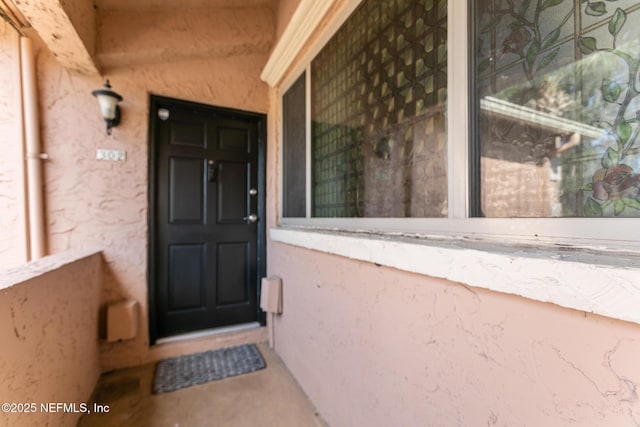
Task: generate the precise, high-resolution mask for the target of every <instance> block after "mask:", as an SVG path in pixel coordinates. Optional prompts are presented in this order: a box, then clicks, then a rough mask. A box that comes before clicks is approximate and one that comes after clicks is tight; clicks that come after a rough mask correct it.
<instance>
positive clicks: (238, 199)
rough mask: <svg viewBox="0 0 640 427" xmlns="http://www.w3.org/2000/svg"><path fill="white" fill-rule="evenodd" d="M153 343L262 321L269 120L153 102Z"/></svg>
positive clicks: (165, 102) (236, 113) (219, 110)
mask: <svg viewBox="0 0 640 427" xmlns="http://www.w3.org/2000/svg"><path fill="white" fill-rule="evenodd" d="M151 104H152V109H153V110H157V109H158V108H165V109H167V110H168V111H169V118H168V119H166V120H160V119H158V117H157V114H156V111H153V110H152V111H151V116H152V118H151V135H152V139H153V148H152V165H151V168H150V174H151V177H150V179H151V180H152V183H153V184H152V188H153V192H152V201H151V206H150V210H151V212H152V221H151V222H152V227H151V228H152V229H151V236H150V244H151V245H152V246H153V247H152V248H151V250H150V253H151V258H152V263H151V264H152V266H151V268H152V269H153V270H152V271H150V274H149V276H150V279H149V281H150V283H149V286H150V296H151V299H152V301H151V302H152V310H151V311H152V313H151V315H152V316H153V318H152V319H150V326H151V331H152V332H151V335H152V341H153V340H154V339H155V338H156V337H165V336H171V335H175V334H180V333H186V332H192V331H196V330H200V329H208V328H213V327H218V326H226V325H230V324H236V323H246V322H252V321H256V320H258V305H257V297H258V280H259V276H260V274H261V271H263V270H264V268H263V266H261V265H259V261H258V259H259V255H260V253H261V250H259V248H258V245H259V244H260V243H261V242H263V241H264V240H263V239H259V238H258V232H259V230H262V231H261V232H264V228H263V226H262V224H261V221H258V222H255V223H254V222H251V221H247V218H248V217H249V215H251V214H259V213H261V212H262V209H263V207H262V206H261V203H264V195H263V194H262V191H260V192H259V193H260V194H259V196H256V195H252V194H251V193H250V190H251V189H256V190H257V189H261V188H262V187H261V185H262V186H263V183H261V181H260V179H259V173H258V172H259V170H264V168H260V167H259V161H263V159H262V160H260V158H259V153H260V152H261V151H260V149H259V138H260V132H263V130H260V127H259V123H263V120H264V116H260V115H255V114H252V113H246V115H243V114H241V113H239V112H233V113H231V112H229V110H221V109H217V108H213V107H207V106H202V105H199V104H190V103H185V102H181V101H171V100H168V99H166V98H159V97H157V99H156V98H155V97H154V98H152V103H151Z"/></svg>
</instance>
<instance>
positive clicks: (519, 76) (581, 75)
mask: <svg viewBox="0 0 640 427" xmlns="http://www.w3.org/2000/svg"><path fill="white" fill-rule="evenodd" d="M348 3H349V4H353V9H352V10H353V13H352V14H351V15H350V16H349V17H348V18H347V17H346V16H344V18H340V19H343V20H344V23H343V24H342V26H341V27H340V28H339V29H338V30H337V31H335V32H334V33H333V34H332V35H331V36H330V38H326V37H325V38H323V37H320V42H319V45H318V46H316V47H314V48H312V49H310V50H309V53H308V57H307V59H306V64H307V65H306V67H305V69H304V72H305V73H306V74H305V75H306V81H307V85H306V97H305V99H306V108H307V113H306V114H307V120H306V126H305V132H306V134H307V141H306V147H307V152H306V159H307V160H306V162H304V167H306V168H307V169H306V181H305V184H306V186H305V189H304V191H305V192H304V193H303V192H302V191H303V190H297V191H298V192H299V194H300V196H299V198H300V200H301V199H305V198H306V205H305V208H306V213H307V214H306V216H305V217H302V216H301V215H295V216H294V215H288V213H287V212H286V210H285V211H284V215H283V219H282V223H283V224H291V225H303V226H315V227H337V228H341V229H354V230H361V229H367V230H374V231H377V230H382V231H392V232H395V231H400V232H410V233H419V234H429V235H453V236H456V237H481V238H495V239H498V240H502V239H503V238H504V237H507V238H509V239H514V240H536V241H541V240H547V241H553V242H563V243H564V242H567V241H568V240H570V241H572V242H578V243H580V244H589V245H591V244H595V243H599V242H606V243H607V244H611V243H612V242H614V243H613V244H614V245H615V246H618V245H623V246H632V247H637V246H638V239H637V238H636V237H635V235H633V233H630V232H629V230H630V227H631V226H632V225H634V226H637V218H638V217H640V198H639V197H640V195H639V193H640V173H639V171H640V155H639V151H640V149H639V146H640V141H637V140H638V139H640V138H638V135H639V134H640V123H639V119H638V117H640V115H639V114H638V112H640V107H638V106H639V105H640V97H639V96H638V95H639V94H640V88H639V87H638V86H640V79H639V76H638V74H639V73H638V71H639V70H640V44H639V43H638V42H637V40H640V26H639V25H638V21H640V13H639V12H640V6H638V5H636V3H635V2H633V1H622V0H619V1H616V2H609V1H607V2H594V1H586V0H585V1H582V2H579V3H578V2H575V1H570V0H541V1H538V2H529V1H526V0H478V1H469V2H447V1H446V0H439V1H437V0H424V1H418V0H414V1H409V0H393V1H380V0H364V1H362V2H359V1H357V0H350V1H348ZM356 6H357V7H356ZM302 63H303V64H304V63H305V60H303V61H302ZM301 73H302V70H300V71H299V72H298V74H295V73H294V74H293V75H294V76H295V77H299V76H300V74H301ZM298 81H300V80H298ZM283 87H284V88H285V89H286V90H285V92H286V93H288V90H291V89H288V88H289V87H291V86H288V85H287V83H285V85H284V86H283ZM285 96H286V95H285ZM286 120H287V119H286V117H285V121H286ZM286 126H288V125H287V124H286V123H285V127H286ZM284 150H285V151H287V148H286V146H285V149H284ZM284 155H285V157H286V156H287V154H286V153H285V154H284ZM298 159H299V160H300V161H299V162H293V163H294V164H293V165H292V167H302V166H303V164H302V163H303V162H302V157H298ZM286 173H287V172H285V173H284V176H285V177H286ZM300 176H301V175H300ZM285 186H286V185H285ZM289 197H290V196H289V194H288V193H287V194H286V195H285V196H284V199H285V200H286V199H287V198H289ZM597 217H611V218H610V219H602V218H597ZM622 217H625V218H626V219H622ZM602 221H605V223H606V227H605V226H603V225H604V224H605V223H603V222H602ZM629 221H632V222H629Z"/></svg>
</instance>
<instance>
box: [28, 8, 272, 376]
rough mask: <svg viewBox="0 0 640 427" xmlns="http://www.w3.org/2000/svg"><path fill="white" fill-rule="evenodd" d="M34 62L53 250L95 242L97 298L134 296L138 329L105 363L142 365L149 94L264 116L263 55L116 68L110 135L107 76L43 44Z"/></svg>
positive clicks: (106, 350)
mask: <svg viewBox="0 0 640 427" xmlns="http://www.w3.org/2000/svg"><path fill="white" fill-rule="evenodd" d="M128 16H129V17H128V19H129V21H127V22H121V23H120V24H121V25H123V26H127V25H135V19H136V16H137V15H136V12H135V11H133V12H131V13H130V14H129V15H128ZM256 19H257V18H256ZM242 25H243V27H242V28H243V30H242V31H241V30H238V33H237V34H238V35H239V37H244V38H246V39H249V40H248V41H247V43H251V40H254V38H255V39H257V40H262V39H263V37H264V36H263V35H262V34H258V33H255V32H252V31H249V30H247V29H251V28H262V27H261V26H256V25H252V23H251V22H249V21H244V22H242ZM147 31H149V32H155V34H156V37H157V40H158V43H162V40H163V31H162V27H159V26H155V25H152V24H149V26H148V27H147ZM109 34H113V33H112V32H110V33H109ZM145 37H148V35H146V36H145ZM132 46H137V45H135V44H132ZM185 49H187V50H188V47H185ZM38 59H39V60H38V66H39V70H38V76H39V89H40V102H41V109H42V111H41V116H42V125H41V128H42V141H43V145H44V150H45V151H46V152H47V153H48V154H49V156H50V160H49V161H47V162H46V163H45V181H46V182H45V186H46V207H47V209H46V219H47V231H48V244H49V249H50V251H51V252H52V253H58V252H61V251H64V250H67V249H70V248H78V247H89V246H97V247H100V248H102V249H103V250H104V252H103V254H104V258H105V260H106V268H105V272H104V274H105V285H104V290H103V292H102V296H101V303H102V305H104V304H106V303H109V302H114V301H118V300H121V299H125V298H132V299H135V300H137V301H138V302H139V303H140V307H141V310H140V319H139V320H140V322H139V324H140V325H141V326H140V331H139V335H138V337H137V338H136V339H134V340H130V341H127V342H123V343H115V344H106V343H103V344H102V368H103V369H104V370H110V369H114V368H118V367H124V366H131V365H137V364H141V363H146V362H148V361H149V358H150V357H151V354H150V351H149V339H148V327H147V325H148V320H147V316H148V292H147V250H148V246H147V243H148V237H147V232H148V229H147V227H148V218H147V216H148V197H149V195H148V152H149V150H148V147H149V140H148V108H149V105H148V104H149V94H150V93H151V94H156V95H162V96H168V97H174V98H179V99H186V100H190V101H196V102H200V103H205V104H211V105H216V106H222V107H230V108H238V109H243V110H249V111H255V112H261V113H266V112H267V110H268V89H267V86H266V84H265V83H263V82H262V81H260V79H259V75H260V71H261V69H262V67H263V66H264V63H265V62H266V60H267V53H253V54H245V55H230V56H216V57H201V58H196V57H192V58H191V59H189V60H184V59H183V60H181V61H176V62H162V63H148V64H139V65H136V66H127V65H126V64H116V65H117V66H116V67H112V68H110V69H109V71H108V72H107V74H106V75H105V78H109V79H110V81H111V84H112V85H113V89H114V90H115V91H117V92H118V93H120V94H121V95H122V96H123V97H124V101H123V102H122V103H121V104H120V106H121V109H122V122H121V124H120V125H119V126H118V127H117V128H115V129H114V130H113V135H112V136H110V137H109V136H107V135H106V133H105V126H104V122H103V121H102V119H101V117H100V114H99V111H98V104H97V102H96V100H95V98H94V97H93V96H92V95H91V91H92V90H93V89H96V88H98V87H100V86H102V84H103V83H104V82H103V81H102V80H100V79H99V78H97V77H87V76H81V75H77V74H74V73H72V72H69V71H67V70H65V69H64V68H62V67H61V66H60V65H59V63H58V62H57V61H56V59H55V58H54V57H53V56H52V55H50V54H48V53H47V52H46V51H44V50H43V51H41V53H40V54H39V57H38ZM97 148H107V149H118V150H124V151H126V156H127V157H126V161H125V162H105V161H98V160H96V158H95V157H96V149H97Z"/></svg>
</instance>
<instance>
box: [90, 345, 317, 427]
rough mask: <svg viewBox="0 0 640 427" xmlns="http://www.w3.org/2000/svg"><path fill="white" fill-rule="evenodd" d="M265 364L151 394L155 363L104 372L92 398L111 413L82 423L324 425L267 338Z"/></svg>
mask: <svg viewBox="0 0 640 427" xmlns="http://www.w3.org/2000/svg"><path fill="white" fill-rule="evenodd" d="M258 349H259V350H260V353H261V354H262V357H263V358H264V360H265V362H266V365H267V367H266V368H265V369H262V370H260V371H257V372H252V373H249V374H244V375H239V376H236V377H231V378H226V379H223V380H219V381H212V382H209V383H206V384H201V385H197V386H192V387H188V388H184V389H181V390H176V391H173V392H169V393H162V394H157V395H154V394H152V393H151V388H152V382H153V374H154V370H155V363H150V364H147V365H143V366H139V367H135V368H128V369H122V370H118V371H114V372H110V373H107V374H104V375H103V376H102V377H101V378H100V380H99V382H98V385H97V386H96V390H95V392H94V396H93V402H95V403H97V404H100V405H108V406H109V413H95V412H94V413H91V414H87V415H84V416H83V417H82V418H81V419H80V421H79V423H78V426H79V427H89V426H91V427H112V426H113V427H116V426H118V427H121V426H135V427H201V426H202V427H205V426H207V427H208V426H224V427H243V426H247V427H249V426H256V425H261V426H277V427H288V426H292V427H294V426H295V427H306V426H309V427H326V424H324V422H323V421H322V419H321V418H320V417H319V415H318V414H317V413H316V411H315V409H314V407H313V405H312V404H311V402H310V401H309V399H308V398H307V396H306V395H305V394H304V392H303V391H302V389H301V388H300V386H299V385H298V383H297V382H296V381H295V379H294V378H293V376H292V375H291V374H290V373H289V371H288V370H287V368H286V367H285V366H284V364H283V363H282V360H280V358H279V357H278V355H277V354H276V353H275V352H274V351H273V350H271V349H269V346H268V345H267V344H266V343H258Z"/></svg>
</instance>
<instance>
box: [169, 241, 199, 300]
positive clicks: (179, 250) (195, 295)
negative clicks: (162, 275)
mask: <svg viewBox="0 0 640 427" xmlns="http://www.w3.org/2000/svg"><path fill="white" fill-rule="evenodd" d="M204 262H205V245H203V244H199V245H169V311H171V312H175V311H179V310H185V309H194V308H204V307H205V306H206V303H205V298H204V297H205V295H204V292H203V290H204V289H205V286H204V285H205V283H204V279H205V277H204V275H203V274H202V272H203V268H202V267H203V265H204Z"/></svg>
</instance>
